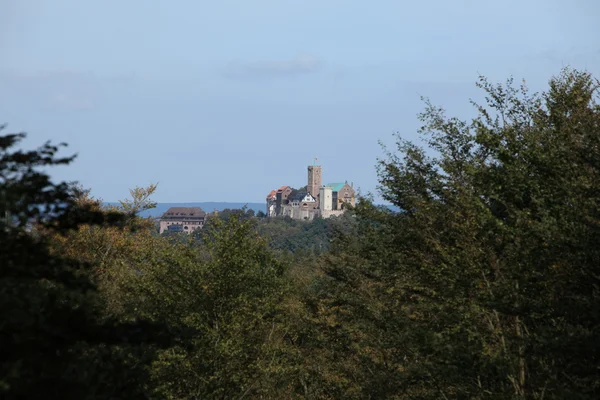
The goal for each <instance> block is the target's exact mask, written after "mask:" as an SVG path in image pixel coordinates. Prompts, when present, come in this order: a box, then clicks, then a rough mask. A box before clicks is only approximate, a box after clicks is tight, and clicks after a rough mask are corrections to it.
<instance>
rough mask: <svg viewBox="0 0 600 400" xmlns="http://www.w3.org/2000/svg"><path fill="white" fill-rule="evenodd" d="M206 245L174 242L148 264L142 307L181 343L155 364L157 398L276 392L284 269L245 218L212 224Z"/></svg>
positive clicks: (138, 291)
mask: <svg viewBox="0 0 600 400" xmlns="http://www.w3.org/2000/svg"><path fill="white" fill-rule="evenodd" d="M200 234H201V235H202V240H201V245H200V246H198V245H193V243H191V241H190V242H187V243H179V244H172V245H170V246H169V247H166V248H164V249H163V250H162V251H161V253H160V254H159V255H158V257H157V258H154V259H150V260H148V261H147V262H146V264H145V265H144V266H142V270H141V274H140V278H139V280H138V285H137V288H133V290H135V292H134V293H135V298H137V299H138V300H139V301H138V302H137V304H135V308H136V309H138V310H139V311H140V313H141V314H142V315H145V316H147V317H148V318H151V319H153V320H155V321H157V322H160V323H161V324H164V325H165V326H167V329H168V330H169V332H170V334H171V335H172V337H173V339H174V341H175V343H176V345H175V346H173V347H171V348H169V349H167V350H165V351H162V352H161V353H160V357H159V360H157V361H156V362H155V363H154V365H153V367H152V374H153V377H154V382H153V384H154V388H155V389H154V394H153V395H157V396H164V397H167V398H202V399H223V398H232V397H256V396H259V395H266V394H268V393H273V391H274V390H275V385H274V384H273V382H276V381H277V378H276V377H277V376H278V373H277V370H278V368H281V364H280V360H279V359H278V358H277V357H275V354H276V352H277V348H278V342H279V341H281V336H282V333H281V329H280V325H279V322H278V318H279V316H278V314H279V311H278V309H279V304H280V302H281V301H282V300H283V298H284V293H285V287H286V286H285V281H284V280H283V275H284V273H285V268H284V266H283V265H282V263H281V262H279V261H278V260H277V259H276V258H275V257H274V256H273V255H272V254H271V252H270V251H269V249H268V247H267V245H266V242H265V241H264V240H262V239H261V238H259V237H258V236H257V235H256V232H255V231H254V227H253V220H250V219H246V218H245V216H244V215H243V214H241V213H233V214H231V215H229V217H228V218H227V220H226V221H225V220H222V219H220V218H214V219H212V222H211V224H209V225H207V226H205V227H204V229H202V231H201V233H200Z"/></svg>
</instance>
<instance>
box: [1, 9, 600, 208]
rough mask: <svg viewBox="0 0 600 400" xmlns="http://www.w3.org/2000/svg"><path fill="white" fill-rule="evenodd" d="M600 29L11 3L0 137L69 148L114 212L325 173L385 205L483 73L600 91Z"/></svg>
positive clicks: (586, 12)
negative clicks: (385, 168) (590, 84)
mask: <svg viewBox="0 0 600 400" xmlns="http://www.w3.org/2000/svg"><path fill="white" fill-rule="evenodd" d="M599 20H600V1H597V0H571V1H569V2H565V1H564V0H503V1H491V0H490V1H481V0H478V1H471V0H454V1H447V0H422V1H401V0H374V1H358V0H302V1H299V0H237V1H234V0H219V1H203V0H172V1H158V0H127V1H122V0H118V1H117V0H102V1H100V0H95V1H94V0H87V1H82V0H0V57H1V58H2V62H1V63H0V123H7V124H8V127H7V129H6V130H5V131H4V132H3V133H7V132H14V131H25V132H27V133H28V137H27V139H26V141H25V142H23V147H25V148H31V147H37V146H38V145H40V144H42V143H44V142H45V141H47V140H51V141H52V142H66V143H68V144H69V146H68V148H67V149H65V150H64V152H63V154H65V155H66V154H72V153H76V154H77V159H76V161H75V162H74V163H73V164H72V165H71V166H68V167H60V168H57V169H54V170H53V171H52V176H53V177H54V178H55V179H57V180H69V181H72V180H76V181H79V182H80V183H81V184H82V185H83V186H84V187H86V188H90V189H91V190H92V193H93V194H94V195H95V196H96V197H98V198H101V199H103V200H105V201H116V200H118V199H123V198H126V197H127V196H128V193H129V189H130V188H133V187H135V186H146V185H148V184H150V183H158V190H157V192H156V195H155V196H154V200H156V201H158V202H194V201H198V202H201V201H230V202H262V201H264V199H265V197H266V195H267V194H268V193H269V191H270V190H271V189H273V188H277V187H279V186H282V185H290V186H294V187H300V186H303V185H305V184H306V179H307V172H306V169H307V168H306V167H307V165H311V164H312V163H313V162H314V159H315V158H317V160H318V161H317V163H318V164H320V165H322V167H323V180H324V181H325V182H324V183H328V182H341V181H346V180H347V181H348V182H353V183H354V186H355V187H358V188H359V189H360V192H361V193H362V194H367V193H373V194H374V195H375V198H376V199H378V198H379V196H378V195H377V174H376V170H375V165H376V163H377V159H378V158H381V157H383V156H384V151H383V150H382V148H381V146H380V143H383V144H384V145H386V146H387V147H388V149H390V150H393V149H394V143H395V137H394V134H399V135H400V136H402V137H403V138H406V139H410V140H415V141H418V140H419V136H418V133H417V130H418V128H419V126H420V123H419V120H418V119H417V114H418V113H419V112H420V111H422V110H423V102H422V100H421V96H424V97H427V98H429V99H430V100H431V101H432V103H434V104H436V105H441V106H443V107H444V108H445V109H446V110H447V112H448V114H449V115H452V116H457V117H461V118H468V117H470V116H472V115H473V108H472V106H471V105H470V104H469V99H470V98H474V99H478V96H480V95H481V93H480V90H479V89H477V88H476V87H475V82H476V81H477V77H478V76H479V75H485V76H487V77H488V79H489V80H490V81H492V82H503V81H505V80H506V79H507V78H508V77H510V76H513V77H514V78H515V80H521V79H525V80H526V82H527V84H528V86H529V87H530V88H531V89H532V90H543V89H544V88H545V87H546V84H547V82H548V80H549V79H550V78H551V77H552V76H553V75H557V74H558V73H559V72H560V70H561V68H563V67H566V66H570V67H573V68H577V69H582V70H587V71H589V72H591V73H592V74H593V75H595V76H596V77H600V24H598V21H599Z"/></svg>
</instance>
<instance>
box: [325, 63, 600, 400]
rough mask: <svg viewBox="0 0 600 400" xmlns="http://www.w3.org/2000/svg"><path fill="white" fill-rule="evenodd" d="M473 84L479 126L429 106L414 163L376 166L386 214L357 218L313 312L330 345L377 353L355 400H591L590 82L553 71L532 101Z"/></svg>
mask: <svg viewBox="0 0 600 400" xmlns="http://www.w3.org/2000/svg"><path fill="white" fill-rule="evenodd" d="M478 86H479V87H481V88H482V89H483V90H484V91H485V93H486V95H487V97H486V98H487V106H481V105H477V104H475V106H476V108H477V110H478V112H479V116H478V117H476V118H475V119H474V120H472V121H470V122H466V121H461V120H459V119H456V118H447V117H446V116H445V115H444V112H443V110H442V109H441V108H439V107H434V106H433V105H431V104H430V103H429V102H428V103H427V106H426V109H425V111H424V113H423V114H422V115H421V118H422V120H423V121H424V127H423V129H422V130H421V133H422V134H423V135H424V138H425V140H426V143H427V144H428V146H429V151H428V152H426V151H425V150H423V149H421V148H419V147H417V146H415V145H414V144H412V143H409V142H407V141H404V140H401V139H400V140H399V141H398V152H399V154H395V153H392V152H388V153H387V157H386V158H385V159H383V160H380V162H379V177H380V183H381V186H380V188H381V192H382V195H383V197H384V198H385V199H386V200H387V201H389V202H390V203H392V204H393V205H394V206H397V207H398V208H399V209H400V211H399V212H396V213H390V212H386V211H383V210H378V209H376V208H374V207H372V206H369V205H368V204H367V202H364V203H365V204H364V205H363V206H362V207H361V206H359V207H357V210H356V212H357V216H358V219H359V220H360V221H362V222H361V236H360V237H358V238H355V239H354V240H350V239H348V244H346V245H345V246H344V247H343V250H342V251H341V252H339V253H338V254H337V256H336V258H335V262H332V263H329V265H328V266H327V267H326V268H324V272H325V273H326V274H327V276H328V278H327V279H325V280H324V281H323V282H324V283H323V284H324V285H326V286H325V287H327V291H328V292H329V293H330V295H325V294H323V295H322V296H324V300H322V301H328V302H329V304H335V308H331V307H330V308H329V309H330V310H332V311H333V314H332V315H331V316H330V317H331V318H333V320H334V321H338V325H336V329H335V330H334V331H335V332H337V333H338V334H340V335H342V336H341V337H339V338H338V339H337V340H338V343H339V342H340V340H342V338H343V340H345V341H346V342H347V343H348V344H347V348H349V349H353V348H354V349H361V348H362V349H366V348H372V349H376V352H374V353H371V354H363V355H364V356H365V357H363V359H361V360H360V362H357V363H356V364H354V365H353V368H354V367H356V366H359V368H358V371H360V373H359V374H357V373H356V372H353V373H354V374H355V375H354V376H359V377H362V379H364V385H363V387H362V390H365V389H366V391H364V392H362V395H366V394H367V393H375V392H374V390H380V392H379V394H380V396H382V397H393V396H395V397H397V398H502V399H504V398H539V399H541V398H544V399H564V398H573V399H575V398H577V399H592V398H596V397H597V396H598V394H599V391H600V379H599V378H600V377H599V376H598V371H597V369H596V366H597V365H598V364H599V362H600V346H598V344H597V338H598V332H600V317H599V315H598V313H597V311H595V310H597V309H598V307H599V306H600V304H599V300H600V289H599V288H600V281H599V279H600V274H599V270H598V268H599V267H598V266H599V265H600V263H599V261H600V252H599V250H598V246H597V245H596V243H598V240H599V239H600V237H599V235H600V229H599V221H600V219H599V217H600V215H599V212H600V208H598V200H597V199H598V194H599V193H600V186H599V181H598V179H597V174H598V172H599V167H600V154H599V148H600V147H599V141H600V108H599V106H598V103H597V99H598V82H597V81H596V80H594V79H593V78H592V77H591V76H590V75H589V74H587V73H582V72H578V71H572V70H568V69H567V70H564V71H563V72H562V73H561V74H560V75H559V76H558V77H555V78H553V79H552V80H551V81H550V84H549V90H548V91H546V92H545V93H542V94H540V95H538V94H530V93H529V91H528V90H527V88H526V87H525V85H524V84H523V85H521V86H520V87H518V88H515V87H514V85H513V84H512V80H509V81H508V83H507V84H506V85H492V84H490V83H489V82H487V81H486V80H485V79H484V78H481V79H480V81H479V84H478ZM352 254H354V255H355V256H354V257H351V256H352ZM327 299H330V300H327ZM373 299H377V300H376V301H374V300H373ZM336 310H337V311H336ZM342 311H343V312H342ZM348 316H349V317H348ZM347 320H348V321H347ZM343 322H346V323H347V325H345V326H344V325H341V324H342V323H343ZM350 324H351V325H350ZM357 332H358V333H357ZM350 354H358V355H360V352H358V353H356V352H352V353H350ZM361 365H364V366H365V368H360V366H361ZM349 373H350V372H348V371H346V372H344V374H342V376H347V374H349ZM373 384H375V385H376V386H373ZM381 391H383V392H381Z"/></svg>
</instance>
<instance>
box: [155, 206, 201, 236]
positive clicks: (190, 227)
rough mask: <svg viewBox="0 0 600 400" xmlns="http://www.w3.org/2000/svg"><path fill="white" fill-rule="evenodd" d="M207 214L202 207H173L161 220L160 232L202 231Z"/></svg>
mask: <svg viewBox="0 0 600 400" xmlns="http://www.w3.org/2000/svg"><path fill="white" fill-rule="evenodd" d="M205 222H206V213H205V212H204V211H202V209H201V208H200V207H171V208H169V209H168V210H167V212H166V213H164V214H163V215H162V217H161V218H160V229H159V232H160V233H163V232H166V231H170V232H185V233H191V232H193V231H195V230H196V229H202V227H204V223H205Z"/></svg>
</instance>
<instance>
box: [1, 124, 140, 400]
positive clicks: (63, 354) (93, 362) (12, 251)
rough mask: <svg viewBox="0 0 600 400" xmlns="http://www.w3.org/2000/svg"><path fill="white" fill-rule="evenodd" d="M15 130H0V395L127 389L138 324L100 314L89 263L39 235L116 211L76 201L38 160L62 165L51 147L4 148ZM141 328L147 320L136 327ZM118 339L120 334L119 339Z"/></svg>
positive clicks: (135, 372) (113, 218)
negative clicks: (59, 251)
mask: <svg viewBox="0 0 600 400" xmlns="http://www.w3.org/2000/svg"><path fill="white" fill-rule="evenodd" d="M24 137H25V134H8V135H4V136H0V200H1V201H0V211H1V212H2V215H5V216H6V218H5V219H3V220H2V221H0V354H2V357H1V358H0V377H1V378H0V393H2V398H5V399H20V398H38V397H44V398H65V399H88V398H89V399H92V398H93V399H97V398H115V397H117V396H127V397H137V396H139V395H140V391H139V389H140V386H138V385H132V384H131V379H132V378H133V377H136V379H139V380H140V381H142V380H143V379H142V376H143V371H142V369H140V368H138V367H136V365H140V364H139V363H140V361H141V359H140V358H138V357H136V356H135V349H134V347H132V346H131V345H130V344H127V343H126V342H127V341H128V342H129V343H135V342H136V340H137V338H138V337H139V336H140V332H141V331H140V329H142V330H143V329H144V326H142V325H141V324H130V325H124V324H117V323H115V322H114V321H112V320H110V319H106V318H103V317H102V309H103V304H102V303H103V301H102V298H101V297H100V296H99V295H98V292H97V291H96V288H95V285H94V283H93V279H92V276H91V269H90V268H89V267H88V266H87V265H85V264H83V263H80V262H77V261H74V260H70V259H68V258H64V257H62V256H60V255H57V254H55V253H53V252H52V251H51V249H50V244H49V240H50V237H52V236H53V235H59V234H65V233H68V232H69V231H70V230H72V229H76V228H77V226H79V225H80V224H81V223H93V224H109V225H115V224H121V223H122V222H123V220H124V216H123V215H120V214H115V213H103V212H98V211H97V210H94V209H92V208H90V207H78V206H77V205H76V202H75V199H74V194H75V193H74V191H73V190H72V189H71V187H70V185H68V184H66V183H58V184H55V183H53V182H52V181H51V179H50V177H49V176H48V175H47V173H46V172H45V169H46V168H47V167H52V166H55V165H66V164H69V163H70V162H71V161H72V160H73V157H62V158H59V157H56V153H57V152H58V146H54V145H51V144H49V143H46V144H45V145H43V146H42V147H40V148H38V149H36V150H31V151H23V150H12V148H13V147H14V146H16V145H17V144H18V143H19V142H20V141H21V140H22V139H23V138H24ZM146 328H148V327H146ZM123 338H126V339H125V341H126V342H123Z"/></svg>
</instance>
